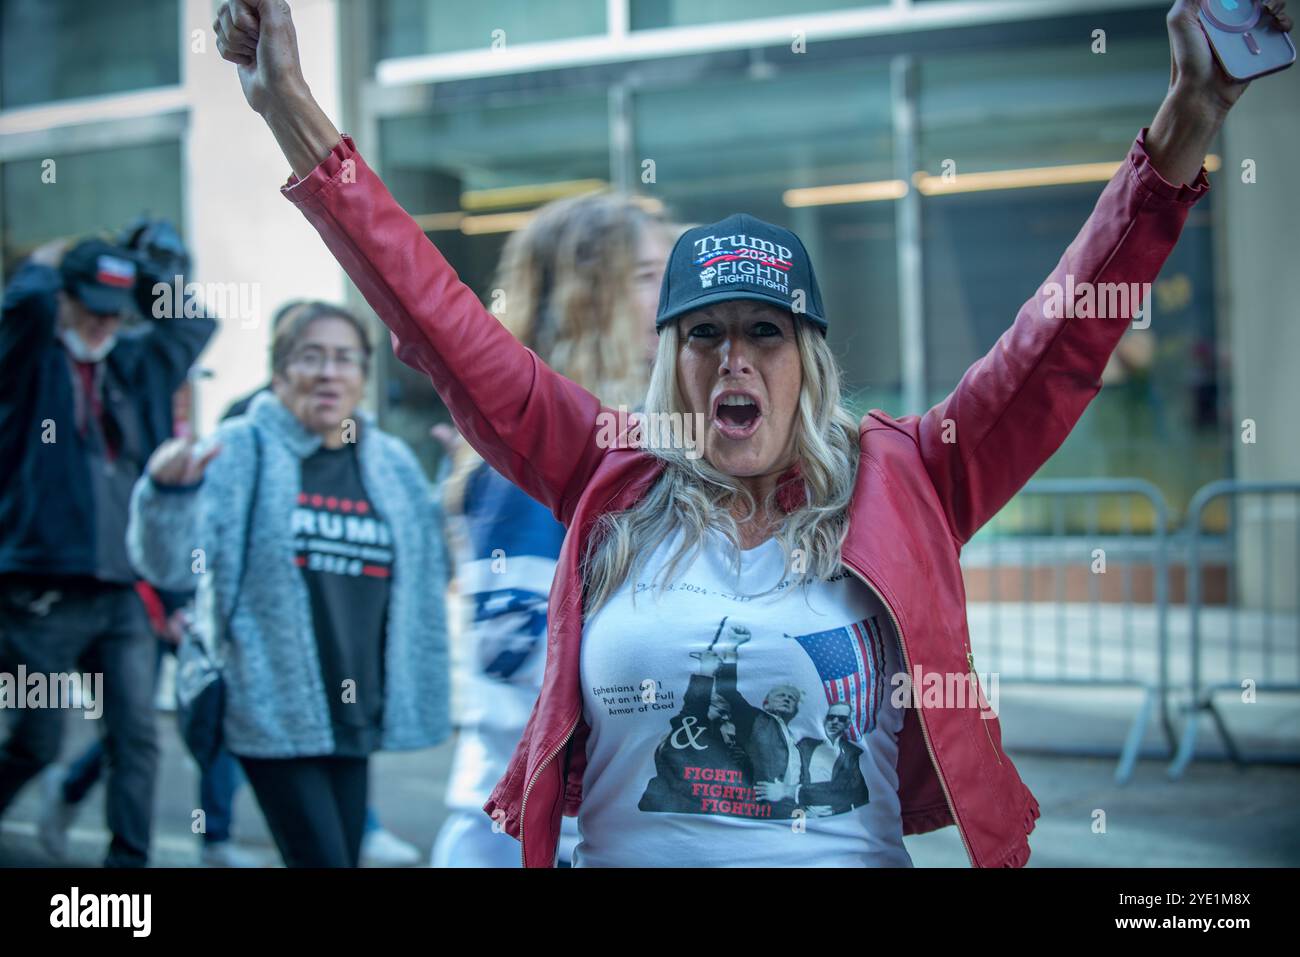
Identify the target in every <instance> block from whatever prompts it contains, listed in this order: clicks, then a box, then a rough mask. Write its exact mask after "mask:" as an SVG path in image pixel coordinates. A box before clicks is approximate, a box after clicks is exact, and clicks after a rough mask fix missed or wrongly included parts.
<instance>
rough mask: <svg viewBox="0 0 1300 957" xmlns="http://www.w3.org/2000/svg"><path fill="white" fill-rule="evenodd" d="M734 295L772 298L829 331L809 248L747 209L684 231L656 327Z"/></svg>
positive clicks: (661, 297)
mask: <svg viewBox="0 0 1300 957" xmlns="http://www.w3.org/2000/svg"><path fill="white" fill-rule="evenodd" d="M732 299H755V300H758V301H760V302H770V303H771V304H772V305H774V306H779V307H780V308H782V309H785V310H786V311H788V312H790V313H793V314H794V315H796V316H801V317H803V318H804V319H807V320H809V321H810V322H811V323H813V325H815V326H816V327H817V328H818V329H820V330H821V331H822V334H823V335H825V333H826V313H825V311H824V310H823V309H822V294H821V290H819V289H818V288H817V277H816V276H815V275H813V267H812V260H811V259H809V258H808V250H806V249H804V245H803V243H802V242H801V241H800V240H799V237H798V236H796V235H795V234H794V233H792V232H790V230H788V229H783V228H781V227H780V226H774V225H772V224H771V223H765V222H763V220H761V219H756V218H754V217H753V216H750V215H749V214H748V213H735V214H733V215H731V216H728V217H727V218H726V219H724V220H722V221H721V222H717V223H713V224H711V225H708V226H697V227H695V228H694V229H688V230H687V231H686V232H684V233H682V235H681V237H680V238H679V239H678V240H677V243H676V245H674V246H673V251H672V254H671V255H670V256H669V257H668V268H667V269H665V270H664V281H663V285H662V286H660V288H659V313H658V315H657V316H656V317H655V329H656V330H662V329H663V327H664V324H665V323H666V322H668V321H669V320H670V319H676V318H677V317H678V316H681V315H684V314H685V313H688V312H693V311H694V310H696V309H702V308H704V307H705V306H710V305H713V304H714V303H715V302H727V301H729V300H732Z"/></svg>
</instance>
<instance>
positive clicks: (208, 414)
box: [183, 0, 346, 432]
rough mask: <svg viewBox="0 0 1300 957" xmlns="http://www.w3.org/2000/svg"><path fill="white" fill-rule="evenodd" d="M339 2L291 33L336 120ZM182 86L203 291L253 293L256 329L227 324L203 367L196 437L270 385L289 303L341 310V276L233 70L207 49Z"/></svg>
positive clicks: (197, 6)
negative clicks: (249, 288)
mask: <svg viewBox="0 0 1300 957" xmlns="http://www.w3.org/2000/svg"><path fill="white" fill-rule="evenodd" d="M216 6H217V4H215V3H214V2H212V0H185V7H184V9H185V22H186V33H187V35H188V34H189V33H190V31H192V30H204V31H205V32H206V34H207V38H208V40H209V41H211V25H212V18H213V10H214V8H215V7H216ZM337 8H338V2H337V0H313V2H311V3H300V4H296V5H295V8H294V23H295V25H296V26H297V30H298V42H299V45H300V48H301V50H302V57H303V72H304V75H306V76H308V77H310V78H311V82H312V93H313V94H315V96H316V98H317V100H319V101H320V104H321V106H322V108H323V109H324V110H325V112H326V113H328V114H329V115H330V116H331V117H335V118H337V117H338V115H339V113H338V108H339V89H340V85H341V76H340V70H339V66H338V60H339V36H338V9H337ZM183 62H184V71H183V83H184V86H185V91H186V95H187V97H188V98H189V100H190V103H191V111H190V124H189V129H188V132H187V135H186V139H185V155H186V174H187V175H186V190H185V199H186V214H187V216H186V218H187V221H188V223H189V229H188V233H189V238H190V240H191V242H192V243H193V252H194V259H195V263H196V264H197V269H196V278H197V279H198V280H199V281H201V282H220V283H230V282H236V283H255V284H256V290H257V292H258V299H259V301H260V305H261V309H260V315H259V316H258V317H257V318H256V320H244V319H234V320H230V321H227V322H224V323H222V327H221V331H220V332H219V333H218V334H217V337H216V338H215V339H214V341H213V342H212V344H211V345H209V346H208V350H207V352H206V353H205V354H204V356H203V360H202V361H203V364H204V366H206V367H207V368H209V369H212V370H214V373H215V374H214V375H213V376H212V377H211V378H207V379H204V380H203V381H202V382H201V383H200V385H199V388H198V390H197V395H198V416H197V422H198V427H199V430H200V432H207V431H208V430H210V429H211V428H212V427H213V425H214V424H215V422H216V420H217V419H218V418H219V417H220V415H221V412H222V411H223V410H224V409H225V408H226V406H227V405H229V404H230V402H231V401H233V400H234V399H236V398H238V397H240V396H241V395H243V394H245V393H247V392H249V391H251V390H253V389H255V388H257V387H258V386H259V385H261V384H262V383H264V382H265V381H266V379H267V375H268V355H269V346H270V318H271V315H272V313H273V312H274V311H275V308H276V307H277V305H279V304H280V303H281V302H283V301H285V300H286V299H291V298H303V297H307V298H313V299H327V300H331V301H342V300H343V297H344V295H345V289H344V282H345V278H346V277H345V276H344V274H343V270H342V269H341V268H339V266H338V264H337V263H336V262H335V261H334V257H333V256H331V255H330V253H329V251H328V250H327V249H326V248H325V245H324V243H322V242H321V241H320V238H319V237H318V236H317V234H316V231H315V230H314V229H312V227H311V226H310V225H309V224H308V223H307V220H306V219H304V218H303V216H302V214H301V213H299V212H298V210H297V209H296V208H294V206H293V205H292V204H291V203H289V202H288V200H286V199H284V198H283V197H281V196H280V195H279V188H280V186H281V185H283V184H284V182H285V180H286V179H287V178H288V176H289V173H290V170H289V168H288V164H286V163H285V161H284V157H283V156H281V155H280V149H279V147H278V146H277V145H276V142H275V139H274V137H272V136H271V134H270V132H269V131H268V130H267V128H266V125H265V124H264V123H263V122H262V119H261V118H260V117H259V116H258V115H257V114H255V113H254V112H253V111H252V110H250V109H249V108H248V105H247V103H246V102H245V101H244V97H243V93H242V91H241V89H240V85H239V80H238V77H237V75H236V71H235V66H234V64H232V63H230V62H228V61H226V60H223V59H221V57H220V56H219V55H218V54H217V52H216V49H215V47H214V46H212V45H211V43H210V42H209V46H208V49H207V52H206V53H203V54H193V53H191V54H189V55H187V56H185V58H184V61H183Z"/></svg>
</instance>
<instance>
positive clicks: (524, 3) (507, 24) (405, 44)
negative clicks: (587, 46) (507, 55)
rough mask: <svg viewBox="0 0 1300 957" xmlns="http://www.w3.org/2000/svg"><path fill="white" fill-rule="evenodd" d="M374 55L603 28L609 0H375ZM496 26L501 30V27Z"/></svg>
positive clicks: (524, 40)
mask: <svg viewBox="0 0 1300 957" xmlns="http://www.w3.org/2000/svg"><path fill="white" fill-rule="evenodd" d="M374 16H375V21H374V25H375V58H376V59H378V60H383V59H387V58H389V57H400V56H418V55H420V54H425V53H451V52H454V51H458V50H476V49H482V50H487V49H492V47H493V43H494V41H496V42H498V43H500V42H504V43H505V44H506V45H507V46H514V45H518V44H524V43H541V42H543V41H546V40H564V39H568V38H570V37H583V36H592V35H596V34H601V33H604V32H605V31H606V26H605V0H565V2H564V3H537V2H536V0H498V2H494V3H464V2H460V0H376V2H375V5H374ZM496 31H501V32H500V33H497V32H496Z"/></svg>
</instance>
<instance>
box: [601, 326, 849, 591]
mask: <svg viewBox="0 0 1300 957" xmlns="http://www.w3.org/2000/svg"><path fill="white" fill-rule="evenodd" d="M794 325H795V342H796V344H797V345H798V348H799V365H800V369H801V371H802V374H803V375H802V382H801V384H800V387H799V406H798V409H797V411H796V414H795V420H794V441H795V460H796V461H797V462H798V463H799V470H800V473H801V478H802V481H803V483H804V486H805V490H806V500H805V503H804V505H803V506H802V507H800V508H798V509H795V510H794V511H792V512H790V513H789V514H787V515H786V516H785V519H784V521H783V522H782V524H781V527H780V529H779V530H778V531H777V534H776V538H777V540H778V541H779V542H780V545H781V550H782V552H783V554H784V556H785V570H784V574H783V575H782V576H781V579H780V580H784V579H785V578H786V576H788V575H789V574H790V572H791V571H792V567H793V565H794V559H795V556H796V554H800V553H801V558H802V559H803V560H802V561H801V562H800V564H801V565H802V567H803V569H804V570H805V571H806V572H807V574H808V576H810V577H816V578H828V577H830V576H831V575H833V574H834V573H835V571H836V570H837V569H838V566H839V563H840V550H841V547H842V546H843V544H844V537H845V535H846V534H847V532H848V518H849V512H848V508H849V502H850V499H851V498H852V495H853V485H854V482H855V480H856V479H857V469H858V420H857V419H856V418H855V417H854V416H853V415H852V414H851V413H850V412H849V411H848V409H847V408H846V407H845V405H844V402H843V397H842V395H841V392H840V370H839V364H838V363H837V362H836V361H835V356H834V354H833V353H832V352H831V348H830V345H829V344H828V343H827V342H826V339H825V337H823V336H822V334H821V333H820V332H818V331H817V330H816V329H814V328H812V327H811V326H810V325H809V324H808V323H806V322H803V321H796V322H795V324H794ZM679 344H680V340H679V334H678V331H677V323H675V322H674V323H669V324H668V325H667V326H665V328H664V330H663V332H662V333H661V334H660V337H659V352H658V354H657V356H656V359H655V365H654V369H653V371H652V372H651V374H650V387H649V391H648V392H647V395H646V401H645V407H644V408H645V411H646V412H647V413H651V412H658V413H679V414H684V413H686V412H688V411H689V410H688V409H687V407H686V403H685V400H684V399H683V397H682V394H681V390H680V389H679V388H678V381H677V356H678V349H679ZM646 451H647V452H649V453H650V454H652V455H654V456H656V457H658V458H659V459H661V460H662V461H663V463H664V472H663V474H662V475H661V476H660V477H659V478H658V479H657V480H656V482H655V484H654V486H653V487H652V488H651V489H650V491H649V493H648V494H647V495H646V496H645V497H644V498H642V499H641V501H639V502H638V503H637V504H636V505H634V506H633V507H632V508H630V509H628V510H626V511H622V512H611V513H607V514H605V515H602V516H601V517H600V520H599V521H598V522H597V525H596V527H595V528H594V529H593V534H592V536H591V538H590V539H589V541H588V544H587V549H586V553H585V554H584V556H583V588H584V593H585V594H584V601H583V608H584V613H585V614H587V615H591V614H594V613H595V612H596V611H597V610H599V609H600V607H601V606H602V605H604V603H605V602H606V601H608V600H609V598H610V597H611V596H612V595H613V594H614V592H616V591H617V590H618V589H619V587H620V586H622V585H623V583H624V582H626V581H627V579H628V577H629V576H631V575H635V574H636V573H638V572H640V571H642V570H643V569H644V567H645V563H646V562H647V561H648V559H649V558H650V556H651V555H653V554H654V552H655V550H656V549H657V548H658V547H659V546H660V545H661V544H662V543H663V542H665V541H667V540H670V539H671V538H672V537H673V536H674V535H676V533H677V532H678V531H681V532H683V533H684V534H683V536H682V540H681V542H680V544H679V545H678V547H677V548H676V549H675V550H674V551H673V553H672V555H671V556H670V557H669V559H668V561H667V562H666V563H665V564H664V567H663V568H662V569H661V570H660V572H659V574H658V575H657V576H656V579H655V581H656V583H657V584H658V585H659V586H660V587H662V585H663V584H665V583H667V582H670V581H672V580H673V577H674V575H675V574H676V573H677V571H678V570H679V569H680V567H681V566H682V564H683V563H684V562H685V561H686V560H687V559H688V558H689V557H690V556H691V555H692V554H694V553H695V552H696V550H697V549H698V548H699V547H700V546H701V545H702V544H703V543H704V541H705V537H706V535H707V534H708V533H709V531H710V530H711V529H717V530H719V531H721V532H722V533H723V534H724V535H725V536H726V537H727V538H728V539H729V540H730V542H731V543H732V545H733V546H734V557H735V569H736V571H737V573H739V569H740V551H741V547H740V534H739V529H738V522H737V514H738V515H739V520H740V521H741V522H743V521H746V520H747V519H749V518H750V517H752V516H754V515H755V514H757V513H758V510H759V508H760V505H761V506H762V507H763V508H764V510H766V509H772V510H774V511H773V513H774V514H779V508H778V506H777V503H776V495H777V493H778V492H779V491H780V489H779V487H778V488H776V489H773V491H772V492H771V493H769V495H768V498H767V501H765V502H762V503H759V502H758V501H756V500H755V499H754V496H753V494H752V493H750V492H749V490H748V489H746V487H745V486H744V485H743V484H742V483H741V482H739V481H738V480H737V479H735V478H733V477H732V476H730V475H727V474H725V473H723V472H720V471H718V470H717V469H715V468H714V467H713V466H711V465H710V464H709V463H708V462H707V460H706V459H705V458H704V457H698V458H691V457H690V456H688V455H687V452H688V450H687V449H684V448H666V447H647V448H646ZM805 582H806V580H805ZM775 584H776V583H773V586H774V587H775ZM770 590H771V589H769V591H770ZM760 594H766V592H763V593H760Z"/></svg>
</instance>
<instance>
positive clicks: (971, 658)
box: [966, 651, 1002, 765]
mask: <svg viewBox="0 0 1300 957" xmlns="http://www.w3.org/2000/svg"><path fill="white" fill-rule="evenodd" d="M966 664H967V666H968V667H969V668H970V676H971V678H972V679H973V682H972V683H973V684H974V685H975V687H976V688H978V687H979V676H978V675H977V674H975V653H974V652H973V651H968V652H966ZM975 703H976V704H979V692H978V691H977V692H976V694H975ZM982 710H983V709H981V711H982ZM980 723H981V724H982V725H984V733H985V734H987V735H988V737H989V746H990V747H991V748H993V757H995V758H997V759H998V764H999V765H1000V764H1001V763H1002V755H1000V754H998V746H997V745H996V744H994V743H993V732H992V731H990V730H989V722H988V719H987V718H985V717H984V715H983V714H981V715H980Z"/></svg>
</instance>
